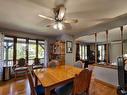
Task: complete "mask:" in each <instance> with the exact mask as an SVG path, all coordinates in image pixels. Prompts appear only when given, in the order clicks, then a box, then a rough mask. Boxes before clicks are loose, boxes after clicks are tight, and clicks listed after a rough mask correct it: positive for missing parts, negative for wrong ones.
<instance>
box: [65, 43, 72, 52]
mask: <svg viewBox="0 0 127 95" xmlns="http://www.w3.org/2000/svg"><path fill="white" fill-rule="evenodd" d="M72 47H73V46H72V41H66V53H72Z"/></svg>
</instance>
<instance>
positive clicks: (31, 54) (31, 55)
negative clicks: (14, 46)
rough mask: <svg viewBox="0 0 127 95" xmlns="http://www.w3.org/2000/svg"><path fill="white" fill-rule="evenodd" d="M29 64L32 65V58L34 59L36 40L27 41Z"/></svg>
mask: <svg viewBox="0 0 127 95" xmlns="http://www.w3.org/2000/svg"><path fill="white" fill-rule="evenodd" d="M28 51H29V52H28V59H29V64H32V63H33V60H34V58H36V40H29V50H28Z"/></svg>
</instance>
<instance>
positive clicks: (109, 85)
mask: <svg viewBox="0 0 127 95" xmlns="http://www.w3.org/2000/svg"><path fill="white" fill-rule="evenodd" d="M94 80H95V81H96V82H98V83H101V84H103V85H106V86H108V87H110V88H114V89H117V86H115V85H112V84H110V83H107V82H105V81H102V80H99V79H94Z"/></svg>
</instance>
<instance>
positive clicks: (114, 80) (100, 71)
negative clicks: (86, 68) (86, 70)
mask: <svg viewBox="0 0 127 95" xmlns="http://www.w3.org/2000/svg"><path fill="white" fill-rule="evenodd" d="M93 73H94V76H95V78H96V79H98V80H101V81H104V82H106V83H109V84H112V85H114V86H118V71H117V69H112V68H105V67H98V66H95V67H94V70H93Z"/></svg>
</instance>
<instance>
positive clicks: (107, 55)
mask: <svg viewBox="0 0 127 95" xmlns="http://www.w3.org/2000/svg"><path fill="white" fill-rule="evenodd" d="M108 62H109V45H108V30H106V64H107V65H108V64H109V63H108Z"/></svg>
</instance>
